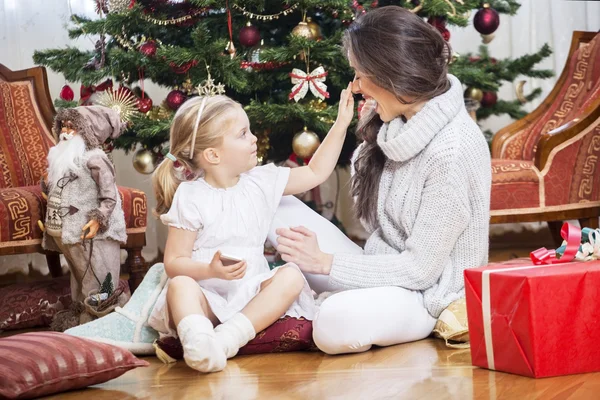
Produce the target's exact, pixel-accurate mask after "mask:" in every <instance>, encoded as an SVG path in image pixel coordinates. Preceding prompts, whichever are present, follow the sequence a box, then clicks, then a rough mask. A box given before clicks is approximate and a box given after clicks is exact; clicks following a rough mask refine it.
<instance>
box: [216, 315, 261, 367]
mask: <svg viewBox="0 0 600 400" xmlns="http://www.w3.org/2000/svg"><path fill="white" fill-rule="evenodd" d="M255 336H256V332H255V331H254V326H253V325H252V322H250V320H249V319H248V317H246V316H245V315H244V314H242V313H237V314H235V315H234V316H233V317H231V319H230V320H228V321H225V322H224V323H222V324H221V325H219V326H217V327H216V328H215V337H216V339H217V342H219V343H220V344H221V346H222V348H223V350H224V351H225V354H226V355H227V358H231V357H234V356H235V355H236V354H237V353H238V350H239V349H241V348H242V347H244V346H245V345H246V344H247V343H248V342H249V341H251V340H252V339H254V337H255Z"/></svg>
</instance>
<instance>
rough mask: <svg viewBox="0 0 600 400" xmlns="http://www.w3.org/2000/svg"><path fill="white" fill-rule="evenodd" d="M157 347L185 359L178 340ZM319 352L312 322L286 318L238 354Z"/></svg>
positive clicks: (261, 334)
mask: <svg viewBox="0 0 600 400" xmlns="http://www.w3.org/2000/svg"><path fill="white" fill-rule="evenodd" d="M156 345H157V346H158V347H160V349H161V350H163V351H164V352H165V353H167V354H168V355H169V356H171V357H172V358H174V359H176V360H181V359H183V348H182V347H181V342H180V341H179V339H178V338H173V337H165V338H162V339H159V340H158V341H157V342H156ZM309 350H317V347H316V345H315V343H314V342H313V339H312V321H307V320H305V319H304V318H300V319H297V318H291V317H285V318H282V319H280V320H278V321H276V322H275V323H274V324H273V325H271V326H270V327H268V328H267V329H265V330H264V331H262V332H259V333H258V334H257V335H256V337H255V338H254V339H252V340H251V341H250V342H248V344H247V345H246V346H244V347H242V348H241V349H240V351H239V353H238V354H240V355H244V354H261V353H285V352H290V351H309Z"/></svg>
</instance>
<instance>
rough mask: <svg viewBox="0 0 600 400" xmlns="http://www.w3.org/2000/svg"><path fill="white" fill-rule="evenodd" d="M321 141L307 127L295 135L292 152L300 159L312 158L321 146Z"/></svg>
mask: <svg viewBox="0 0 600 400" xmlns="http://www.w3.org/2000/svg"><path fill="white" fill-rule="evenodd" d="M320 145H321V140H320V139H319V136H317V134H316V133H314V132H313V131H309V130H308V129H306V127H305V128H304V129H303V130H302V131H300V132H298V133H296V134H295V135H294V139H292V150H293V151H294V154H296V155H297V156H298V157H300V158H310V157H312V156H313V155H314V154H315V152H316V151H317V149H318V148H319V146H320Z"/></svg>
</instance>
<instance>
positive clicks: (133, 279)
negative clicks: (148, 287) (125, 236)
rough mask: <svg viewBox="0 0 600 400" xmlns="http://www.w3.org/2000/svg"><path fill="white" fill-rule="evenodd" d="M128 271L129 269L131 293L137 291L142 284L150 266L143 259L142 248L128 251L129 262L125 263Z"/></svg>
mask: <svg viewBox="0 0 600 400" xmlns="http://www.w3.org/2000/svg"><path fill="white" fill-rule="evenodd" d="M125 265H126V267H125V268H126V269H129V289H130V290H131V293H133V292H134V291H135V289H137V287H138V286H139V285H140V283H142V280H143V279H144V276H145V275H146V272H148V266H147V265H146V260H144V257H142V248H141V247H135V248H132V249H127V260H126V261H125Z"/></svg>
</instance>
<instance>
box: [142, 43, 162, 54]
mask: <svg viewBox="0 0 600 400" xmlns="http://www.w3.org/2000/svg"><path fill="white" fill-rule="evenodd" d="M157 47H158V46H157V45H156V42H154V41H149V42H146V43H144V44H142V45H141V46H140V53H142V54H143V55H145V56H146V57H154V55H155V54H156V49H157Z"/></svg>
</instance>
